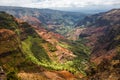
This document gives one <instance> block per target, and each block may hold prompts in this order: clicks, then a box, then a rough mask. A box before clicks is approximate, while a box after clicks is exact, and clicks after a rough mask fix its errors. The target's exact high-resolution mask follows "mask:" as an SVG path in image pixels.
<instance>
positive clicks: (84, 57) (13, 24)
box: [0, 12, 89, 80]
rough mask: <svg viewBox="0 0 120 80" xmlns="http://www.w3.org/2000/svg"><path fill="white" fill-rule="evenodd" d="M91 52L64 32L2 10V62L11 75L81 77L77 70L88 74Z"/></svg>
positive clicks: (14, 77) (15, 78)
mask: <svg viewBox="0 0 120 80" xmlns="http://www.w3.org/2000/svg"><path fill="white" fill-rule="evenodd" d="M74 45H76V46H74ZM78 47H79V48H80V49H79V48H78ZM88 55H89V48H87V47H85V46H84V44H78V42H69V41H67V40H66V39H65V38H64V37H63V36H61V35H60V34H55V33H53V32H50V31H47V30H45V29H44V28H42V27H36V26H31V25H29V24H28V23H26V22H24V21H22V20H19V19H16V18H14V17H13V16H12V15H9V14H7V13H5V12H0V66H2V68H3V69H4V71H5V73H6V76H7V78H8V79H11V78H13V80H17V79H18V77H20V78H21V79H27V77H31V78H32V77H33V78H32V79H31V80H36V79H37V78H41V79H57V78H58V79H60V80H63V79H69V78H79V76H75V73H77V74H78V75H79V74H80V76H83V75H84V74H85V72H84V68H85V67H87V65H88V59H89V57H88ZM77 63H79V64H77ZM72 73H73V74H72ZM63 74H66V75H63ZM67 74H68V75H67ZM49 75H53V77H50V76H49ZM23 76H24V77H23ZM69 76H71V77H69ZM34 78H35V79H34Z"/></svg>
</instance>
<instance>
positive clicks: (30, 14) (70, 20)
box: [0, 6, 87, 35]
mask: <svg viewBox="0 0 120 80" xmlns="http://www.w3.org/2000/svg"><path fill="white" fill-rule="evenodd" d="M0 11H5V12H7V13H9V14H12V15H13V16H15V17H17V18H19V19H22V20H23V21H27V22H28V23H30V24H34V25H35V26H39V25H44V27H46V28H47V29H48V30H51V31H54V32H57V33H60V34H63V35H65V34H66V33H67V32H68V31H69V30H71V29H72V28H73V27H74V26H75V25H76V23H77V22H78V21H79V20H81V19H83V18H84V17H85V16H86V15H87V14H85V13H80V12H66V11H58V10H51V9H35V8H22V7H6V6H0Z"/></svg>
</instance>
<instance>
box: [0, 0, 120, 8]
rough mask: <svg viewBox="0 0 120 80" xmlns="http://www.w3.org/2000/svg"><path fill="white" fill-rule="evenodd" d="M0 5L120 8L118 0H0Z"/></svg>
mask: <svg viewBox="0 0 120 80" xmlns="http://www.w3.org/2000/svg"><path fill="white" fill-rule="evenodd" d="M0 6H19V7H30V8H50V9H71V10H74V9H76V10H77V9H90V8H91V9H93V8H94V9H97V8H101V9H102V8H103V9H104V8H111V9H112V8H120V0H0Z"/></svg>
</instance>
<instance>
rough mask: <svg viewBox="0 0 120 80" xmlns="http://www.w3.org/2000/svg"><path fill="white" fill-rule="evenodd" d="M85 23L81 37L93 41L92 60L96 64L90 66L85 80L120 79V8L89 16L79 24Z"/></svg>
mask: <svg viewBox="0 0 120 80" xmlns="http://www.w3.org/2000/svg"><path fill="white" fill-rule="evenodd" d="M86 23H89V24H86ZM83 24H84V26H86V27H85V30H83V32H82V33H81V34H80V37H82V38H86V39H88V40H89V41H88V42H92V43H93V49H92V52H91V56H90V57H91V59H90V60H91V62H94V63H95V64H96V66H94V67H90V68H88V70H87V75H88V77H87V78H84V79H83V80H93V79H95V80H105V79H106V80H119V79H120V76H119V75H120V9H113V10H111V11H108V12H105V13H100V14H96V15H93V16H90V17H87V18H85V19H84V20H83V21H82V22H80V23H79V26H82V25H83ZM96 30H97V31H96ZM92 36H94V37H93V39H91V38H92ZM94 40H95V41H94Z"/></svg>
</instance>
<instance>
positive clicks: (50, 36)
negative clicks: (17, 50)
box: [36, 28, 75, 63]
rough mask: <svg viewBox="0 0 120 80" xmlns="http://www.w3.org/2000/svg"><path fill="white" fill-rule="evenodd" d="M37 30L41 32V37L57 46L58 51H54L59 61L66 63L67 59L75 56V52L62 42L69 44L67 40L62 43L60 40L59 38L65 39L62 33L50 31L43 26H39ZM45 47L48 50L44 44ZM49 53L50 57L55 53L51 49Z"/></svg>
mask: <svg viewBox="0 0 120 80" xmlns="http://www.w3.org/2000/svg"><path fill="white" fill-rule="evenodd" d="M36 32H37V33H38V34H39V36H40V37H42V38H43V39H44V40H45V41H47V42H49V43H50V44H52V45H53V46H54V47H55V48H56V51H54V54H55V55H56V57H57V61H58V62H61V63H64V62H65V60H72V59H73V58H75V55H74V54H73V52H72V51H70V50H69V49H67V48H66V47H64V46H61V44H62V45H68V44H67V43H65V42H62V43H61V42H60V40H59V39H65V38H64V37H63V36H61V35H60V34H56V33H53V32H48V31H47V30H45V29H43V28H37V29H36ZM44 48H45V49H46V50H47V47H46V46H45V45H44ZM48 54H49V57H51V58H52V56H53V55H54V54H52V53H51V52H49V51H48ZM52 59H53V58H52ZM53 60H54V59H53Z"/></svg>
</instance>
